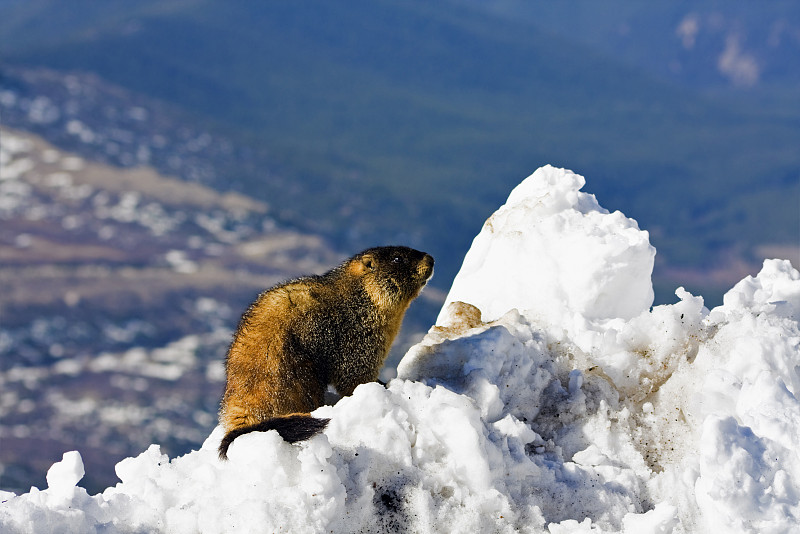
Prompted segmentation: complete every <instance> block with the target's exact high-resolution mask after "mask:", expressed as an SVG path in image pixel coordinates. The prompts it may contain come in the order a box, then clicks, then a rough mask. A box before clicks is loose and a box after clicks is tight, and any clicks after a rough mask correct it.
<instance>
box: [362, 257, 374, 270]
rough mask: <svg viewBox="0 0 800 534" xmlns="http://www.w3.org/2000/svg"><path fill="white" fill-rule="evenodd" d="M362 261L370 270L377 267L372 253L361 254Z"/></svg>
mask: <svg viewBox="0 0 800 534" xmlns="http://www.w3.org/2000/svg"><path fill="white" fill-rule="evenodd" d="M361 263H362V264H363V265H364V267H365V268H366V269H367V270H368V271H371V270H373V269H375V258H374V257H373V256H372V254H364V255H363V256H361Z"/></svg>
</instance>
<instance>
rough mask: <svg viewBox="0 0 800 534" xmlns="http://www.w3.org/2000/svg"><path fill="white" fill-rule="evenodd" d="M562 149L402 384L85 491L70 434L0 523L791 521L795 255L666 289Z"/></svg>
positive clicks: (201, 527) (560, 526) (130, 461)
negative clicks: (289, 434)
mask: <svg viewBox="0 0 800 534" xmlns="http://www.w3.org/2000/svg"><path fill="white" fill-rule="evenodd" d="M583 185H584V180H583V178H582V177H580V176H578V175H575V174H573V173H571V172H569V171H566V170H563V169H555V168H552V167H545V168H542V169H539V170H538V171H537V172H536V173H534V174H533V175H532V176H531V177H529V178H528V179H527V180H525V181H524V182H523V183H522V184H520V186H519V187H517V188H516V189H515V190H514V192H512V194H511V196H510V197H509V201H508V203H507V204H506V205H505V206H503V207H502V208H500V209H499V210H498V211H497V212H496V213H495V214H494V215H493V216H492V217H491V218H490V219H489V220H488V221H487V223H486V225H485V226H484V229H483V230H482V231H481V233H480V234H479V235H478V236H477V237H476V239H475V242H474V243H473V247H472V249H471V250H470V251H469V253H468V254H467V256H466V258H465V260H464V266H463V268H462V270H461V272H460V273H459V275H458V277H457V278H456V280H455V282H454V284H453V288H452V290H451V292H450V294H449V296H448V299H447V304H446V305H445V307H444V308H443V310H442V312H441V314H440V315H439V318H438V320H437V325H436V326H434V327H432V328H431V330H430V332H429V333H428V334H427V335H426V337H425V338H424V339H423V340H422V341H421V342H420V343H419V344H417V345H416V346H414V347H412V348H411V349H410V350H409V352H408V353H407V354H406V356H405V357H404V359H403V361H402V362H401V364H400V366H399V367H398V378H397V379H395V380H392V381H391V382H390V384H389V385H388V386H387V387H382V386H381V385H379V384H377V383H371V384H365V385H362V386H360V387H358V388H357V389H356V390H355V392H354V393H353V395H352V396H350V397H346V398H343V399H342V400H340V401H339V402H338V403H337V404H336V405H334V406H325V407H322V408H320V409H318V410H317V411H316V412H315V415H317V416H319V417H328V418H330V419H331V421H330V424H329V426H328V428H327V429H326V430H325V431H324V433H322V434H321V435H319V436H316V437H314V438H312V439H311V440H309V441H307V442H304V443H301V444H298V445H290V444H288V443H285V442H284V441H283V440H281V439H280V437H279V436H278V435H277V434H276V433H275V432H266V433H251V434H247V435H244V436H241V437H239V438H238V439H237V440H236V441H235V442H234V443H233V444H232V446H231V448H230V450H229V458H230V459H229V461H227V462H221V461H219V460H218V458H217V453H216V447H217V445H218V444H219V440H220V438H221V436H222V431H221V429H220V428H217V429H216V430H215V431H214V432H213V433H212V434H211V435H210V436H209V437H208V439H207V440H206V442H205V443H204V444H203V446H202V448H201V449H200V450H198V451H194V452H192V453H190V454H187V455H185V456H182V457H179V458H174V459H170V458H168V457H167V456H165V455H163V454H162V453H161V452H160V449H159V446H158V445H152V446H151V447H150V448H149V449H147V450H146V451H145V452H143V453H142V454H140V455H139V456H137V457H135V458H127V459H125V460H123V461H122V462H120V463H119V464H118V465H117V467H116V471H117V475H118V476H119V478H120V480H121V482H120V483H119V484H117V485H116V486H115V487H112V488H108V489H106V490H105V491H104V492H103V493H101V494H98V495H94V496H90V495H88V494H87V493H86V491H85V490H83V489H82V488H81V487H79V486H77V485H76V484H77V483H78V481H79V480H80V478H81V477H82V476H83V463H82V461H81V458H80V455H79V454H77V453H75V452H69V453H66V454H65V456H64V459H63V460H62V461H61V462H59V463H57V464H55V465H54V466H53V467H52V468H51V470H50V471H49V472H48V477H47V480H48V485H49V488H48V489H45V490H39V489H37V488H31V491H30V492H29V493H26V494H23V495H19V496H15V495H13V494H4V495H0V500H5V501H6V502H4V503H2V504H0V526H2V530H3V531H4V532H76V531H81V532H94V531H103V532H145V531H146V532H171V533H172V532H175V533H181V532H187V533H188V532H253V531H255V532H271V531H286V532H394V531H411V532H550V533H552V534H557V533H558V534H561V533H568V532H627V533H637V534H638V533H670V532H672V533H682V532H709V531H719V532H791V531H796V530H797V529H798V528H800V520H799V518H800V504H799V503H798V496H800V488H799V487H798V484H800V456H798V453H797V452H796V443H797V442H798V440H799V439H800V404H798V394H799V392H800V371H799V370H800V328H799V327H798V317H800V273H798V272H797V271H796V270H795V269H793V268H792V267H791V265H790V264H789V262H787V261H781V260H769V261H765V262H764V266H763V269H762V270H761V272H760V273H759V274H758V275H757V276H756V277H748V278H746V279H745V280H742V281H741V282H740V283H739V284H737V285H736V286H735V287H734V288H733V289H732V290H731V291H729V292H728V294H727V295H726V296H725V300H724V304H723V306H720V307H718V308H715V309H714V310H711V311H709V310H708V309H706V308H705V307H704V306H703V300H702V298H701V297H696V296H693V295H691V294H689V293H688V292H686V291H684V290H683V289H678V290H677V291H676V294H677V296H678V301H677V302H676V303H675V304H670V305H664V306H657V307H655V308H652V309H651V308H650V306H651V305H652V286H651V283H650V273H651V270H652V266H653V255H654V250H653V248H652V247H651V246H650V244H649V241H648V236H647V233H646V232H643V231H641V230H640V229H639V228H638V226H637V225H636V223H635V221H632V220H630V219H627V218H626V217H624V216H623V215H622V214H619V213H609V212H607V211H606V210H604V209H602V208H601V207H600V206H599V204H597V201H596V200H595V199H594V197H593V196H591V195H588V194H586V193H582V192H580V188H581V187H582V186H583Z"/></svg>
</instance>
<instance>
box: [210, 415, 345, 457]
mask: <svg viewBox="0 0 800 534" xmlns="http://www.w3.org/2000/svg"><path fill="white" fill-rule="evenodd" d="M328 421H330V419H317V418H316V417H312V416H311V414H307V413H296V414H291V415H282V416H280V417H273V418H272V419H267V420H266V421H262V422H260V423H256V424H254V425H250V426H243V427H240V428H234V429H233V430H231V431H230V432H228V433H227V434H225V437H224V438H222V441H221V442H220V444H219V458H220V460H227V459H228V447H230V445H231V443H232V442H233V440H235V439H236V438H238V437H239V436H241V435H242V434H247V433H250V432H266V431H267V430H277V431H278V434H280V436H281V437H282V438H283V440H284V441H287V442H289V443H295V442H297V441H305V440H307V439H308V438H310V437H312V436H314V435H316V434H318V433H320V432H322V431H323V430H324V429H325V427H326V426H328Z"/></svg>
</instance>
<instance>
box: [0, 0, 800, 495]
mask: <svg viewBox="0 0 800 534" xmlns="http://www.w3.org/2000/svg"><path fill="white" fill-rule="evenodd" d="M798 57H800V7H799V6H798V5H797V4H796V3H794V2H789V1H786V2H780V1H774V2H768V3H758V4H756V3H752V2H737V1H724V2H723V1H711V0H707V1H700V2H682V1H672V2H648V3H630V2H622V1H612V2H602V3H598V2H593V1H589V0H585V1H573V2H559V3H538V2H537V3H531V2H522V1H514V0H497V1H478V0H458V1H455V0H454V1H442V2H424V1H421V0H420V1H417V0H409V1H402V2H401V1H389V0H370V1H366V0H365V1H356V0H354V1H347V2H326V1H323V0H311V1H306V0H297V1H291V2H260V3H254V2H244V1H231V2H211V1H204V0H159V1H154V0H133V1H125V2H122V1H109V2H91V1H83V0H73V1H71V2H59V1H56V0H0V126H2V128H3V130H2V132H1V133H0V146H2V149H3V151H2V154H3V158H4V159H3V161H2V162H0V163H2V167H1V169H2V171H3V173H2V176H0V178H2V179H1V180H0V217H2V224H0V277H2V280H3V286H4V287H6V288H8V289H7V290H4V291H3V295H2V296H0V381H1V382H2V386H3V397H2V399H0V431H1V432H2V433H1V434H0V462H1V463H2V466H3V467H2V471H0V486H2V487H4V488H11V489H17V490H19V489H22V490H27V487H28V486H30V485H31V484H37V485H39V486H40V487H41V486H42V485H43V483H44V470H45V469H46V467H47V466H49V465H50V464H51V463H52V462H53V461H54V460H56V459H58V458H60V455H61V453H62V452H63V451H64V450H68V449H69V448H79V449H82V453H83V448H84V447H89V448H90V449H91V451H92V452H91V453H90V454H84V460H85V461H86V462H87V471H88V472H90V473H103V472H105V473H106V475H105V478H103V477H102V476H101V477H100V478H98V479H96V480H86V481H84V484H86V485H87V487H89V488H90V489H98V488H102V487H104V486H105V485H108V484H110V483H113V481H114V479H115V477H114V475H113V470H112V467H113V463H114V461H115V460H116V459H117V458H121V457H124V456H128V455H131V454H133V453H135V452H138V451H139V448H141V447H142V446H146V444H149V443H151V442H160V443H164V445H165V450H167V452H169V453H170V454H171V455H175V454H180V453H182V452H185V451H187V450H189V449H190V448H192V447H196V446H197V445H199V443H200V441H201V440H202V438H203V437H204V436H205V435H207V433H208V431H209V430H210V429H211V428H212V427H213V425H214V422H215V411H216V404H217V402H218V398H219V394H220V392H221V380H222V378H221V376H220V372H221V371H220V365H221V360H222V357H223V356H224V351H225V346H226V344H227V342H228V339H229V338H228V336H229V332H230V330H231V329H233V328H234V327H235V324H236V321H237V320H238V317H239V315H240V313H241V311H242V310H243V309H244V306H246V305H247V303H248V302H249V301H250V300H251V299H252V298H253V296H254V295H255V293H256V292H257V291H259V290H260V289H261V288H263V287H266V286H268V285H269V284H271V283H274V282H275V281H278V280H280V279H282V278H286V277H289V276H295V275H297V274H301V273H304V272H321V271H323V270H325V269H327V268H328V267H330V266H331V265H333V264H334V263H336V262H337V261H339V260H340V259H341V258H343V257H345V256H347V255H349V254H352V253H353V252H355V251H357V250H360V249H362V248H365V247H368V246H373V245H375V244H388V243H401V244H407V245H410V246H414V247H417V248H420V249H423V250H426V251H428V252H430V253H431V254H433V255H434V256H435V257H436V262H437V264H436V276H435V278H434V280H433V287H431V288H429V289H430V291H428V290H426V293H425V294H426V298H425V299H423V300H420V302H419V303H417V304H415V306H414V307H412V310H411V313H410V316H409V320H408V321H407V322H408V324H407V327H406V328H405V329H404V334H403V338H402V339H401V340H400V344H399V348H398V349H397V350H396V351H395V352H394V354H393V356H392V361H393V362H396V360H397V358H398V357H399V355H400V354H402V350H403V347H405V346H407V345H408V344H409V343H411V342H412V341H413V339H415V337H416V336H418V335H419V333H420V332H423V331H424V330H425V329H426V328H427V326H428V325H429V324H430V323H431V322H432V321H433V319H434V317H435V314H436V311H437V309H438V303H440V302H441V300H442V298H443V295H444V293H445V292H446V291H447V289H448V287H449V284H450V281H451V280H452V278H453V276H454V275H455V273H456V272H457V270H458V268H459V266H460V262H461V259H462V258H463V255H464V253H465V252H466V250H467V249H468V248H469V244H470V242H471V240H472V238H473V237H474V236H475V235H476V234H477V232H478V231H479V229H480V227H481V225H482V224H483V221H484V220H485V219H486V217H488V216H489V215H490V214H491V213H492V211H493V210H495V209H496V208H497V207H498V206H499V205H500V204H502V203H503V201H504V200H505V198H506V196H507V195H508V192H509V191H510V190H511V188H513V187H514V186H515V185H516V184H517V183H519V182H520V181H521V180H522V179H523V178H524V177H525V176H527V175H528V174H530V173H531V172H532V171H533V170H535V169H536V168H538V167H539V166H541V165H544V164H548V163H549V164H552V165H555V166H564V167H567V168H570V169H572V170H574V171H575V172H578V173H580V174H583V175H584V176H586V177H587V182H588V183H587V186H586V188H585V189H586V190H587V191H589V192H591V193H594V194H595V195H597V197H598V199H599V201H600V203H601V204H602V205H603V206H605V207H607V208H609V209H612V210H616V209H618V210H620V211H622V212H623V213H625V214H626V215H627V216H629V217H632V218H634V219H636V220H637V221H638V222H639V224H640V226H641V227H642V228H644V229H646V230H648V231H649V232H650V235H651V242H652V244H653V245H654V246H655V247H656V248H657V250H658V255H657V258H656V268H655V273H654V283H655V286H656V301H657V303H661V302H673V301H674V300H675V297H674V295H673V291H674V289H675V287H677V286H679V285H682V286H685V287H686V288H687V289H688V290H690V291H692V292H694V293H697V294H702V295H703V296H704V297H706V302H707V305H709V306H713V305H715V304H718V303H719V302H720V301H721V295H722V293H723V292H724V291H725V290H727V289H728V288H729V287H730V286H731V284H732V283H734V282H735V281H737V280H739V279H741V278H742V276H744V275H746V274H755V272H756V271H757V269H758V266H759V265H760V263H761V260H762V259H763V258H765V257H773V256H775V257H782V258H787V259H791V260H792V261H794V262H795V264H797V263H800V150H798V148H799V147H800V96H798V95H800V66H799V65H798V62H797V58H798ZM131 173H134V174H131ZM137 173H138V174H137ZM159 366H160V367H159ZM170 373H171V374H170ZM34 422H35V423H34ZM92 463H94V464H96V466H97V467H96V466H93V465H92ZM98 467H100V468H98Z"/></svg>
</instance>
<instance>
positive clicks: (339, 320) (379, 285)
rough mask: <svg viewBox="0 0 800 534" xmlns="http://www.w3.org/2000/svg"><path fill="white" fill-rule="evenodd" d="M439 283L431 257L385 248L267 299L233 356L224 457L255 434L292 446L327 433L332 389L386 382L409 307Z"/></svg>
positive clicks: (246, 323)
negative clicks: (322, 412) (433, 280)
mask: <svg viewBox="0 0 800 534" xmlns="http://www.w3.org/2000/svg"><path fill="white" fill-rule="evenodd" d="M432 275H433V258H432V257H431V256H430V255H429V254H426V253H424V252H420V251H418V250H414V249H412V248H408V247H376V248H370V249H367V250H365V251H363V252H361V253H359V254H356V255H355V256H353V257H352V258H350V259H348V260H347V261H345V262H344V263H342V264H341V265H339V266H338V267H335V268H334V269H332V270H330V271H329V272H327V273H325V274H323V275H318V276H306V277H302V278H298V279H296V280H290V281H288V282H285V283H282V284H279V285H277V286H274V287H272V288H270V289H268V290H266V291H264V292H263V293H261V294H260V295H259V296H258V298H257V299H256V300H255V302H253V304H251V305H250V307H249V308H248V310H247V311H246V312H245V313H244V315H243V316H242V319H241V321H240V322H239V327H238V328H237V330H236V333H235V334H234V338H233V342H232V343H231V346H230V349H229V350H228V355H227V358H226V365H225V367H226V384H225V394H224V396H223V398H222V402H221V406H220V413H219V420H220V424H221V425H222V426H223V428H224V429H225V432H226V434H225V437H224V438H223V439H222V442H221V443H220V446H219V456H220V458H221V459H226V458H227V451H228V447H229V446H230V444H231V442H232V441H233V440H234V439H236V438H237V437H238V436H240V435H242V434H246V433H248V432H253V431H266V430H277V431H278V433H279V434H280V435H281V437H282V438H283V439H284V440H286V441H288V442H290V443H293V442H296V441H302V440H305V439H308V438H310V437H311V436H313V435H315V434H316V433H318V432H320V431H321V430H322V429H324V428H325V426H326V425H327V423H328V420H327V419H316V418H314V417H311V415H310V414H309V412H311V411H312V410H314V409H316V408H318V407H319V406H321V405H322V404H323V399H324V396H325V391H326V390H327V388H328V385H329V384H330V385H333V387H335V388H336V391H337V392H338V393H339V394H340V395H350V394H351V393H352V392H353V390H354V389H355V388H356V386H358V385H359V384H363V383H366V382H370V381H374V380H377V378H378V372H379V371H380V368H381V366H382V365H383V362H384V360H385V359H386V355H387V354H388V352H389V347H391V345H392V341H393V340H394V338H395V336H396V335H397V332H398V331H399V330H400V323H401V322H402V320H403V315H404V314H405V312H406V309H408V306H409V304H410V303H411V301H412V300H413V299H414V298H415V297H416V296H417V295H419V292H420V291H421V290H422V288H423V286H425V284H426V283H427V281H428V280H429V279H430V277H431V276H432Z"/></svg>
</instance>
